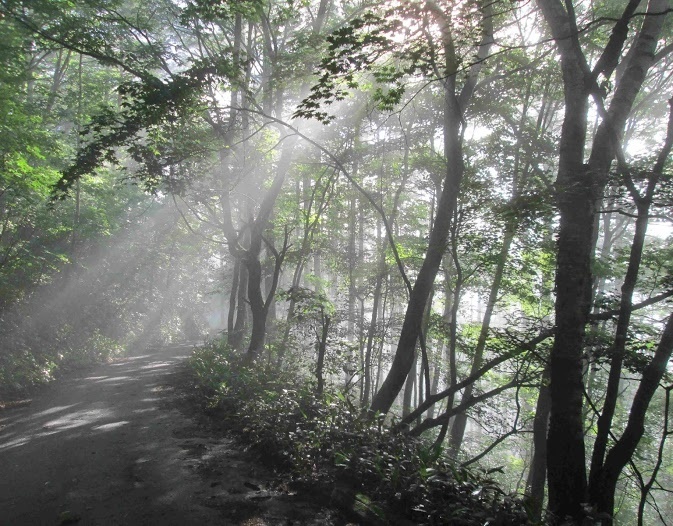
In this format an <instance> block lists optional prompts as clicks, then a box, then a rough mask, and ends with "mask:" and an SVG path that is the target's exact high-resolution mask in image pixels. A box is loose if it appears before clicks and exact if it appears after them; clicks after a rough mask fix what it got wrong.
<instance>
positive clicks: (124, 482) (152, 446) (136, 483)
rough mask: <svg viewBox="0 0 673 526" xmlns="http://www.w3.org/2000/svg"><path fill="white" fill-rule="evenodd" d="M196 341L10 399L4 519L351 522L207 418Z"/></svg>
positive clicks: (1, 496) (3, 430)
mask: <svg viewBox="0 0 673 526" xmlns="http://www.w3.org/2000/svg"><path fill="white" fill-rule="evenodd" d="M188 352H189V349H187V348H179V347H172V348H165V349H160V350H156V351H151V352H148V353H147V354H143V355H140V356H133V357H129V358H126V359H124V360H121V361H119V362H116V363H113V364H109V365H104V366H100V367H98V368H96V369H94V370H92V371H89V372H88V373H87V374H85V375H83V376H81V377H77V378H70V379H68V380H64V381H62V382H59V383H58V384H57V385H53V386H51V387H50V388H48V389H47V390H46V391H45V392H43V393H42V394H41V395H40V396H39V397H37V398H36V399H35V400H33V402H32V403H31V404H29V405H27V406H25V407H20V408H14V409H10V410H4V411H0V525H7V526H21V525H33V524H35V525H45V526H49V525H62V524H78V525H130V526H134V525H176V526H178V525H191V524H194V525H214V524H224V525H228V524H231V525H249V526H264V525H323V524H334V525H336V524H345V521H343V520H342V519H341V518H340V517H339V516H338V514H337V513H336V512H334V511H332V510H330V509H326V508H324V507H323V506H321V505H320V504H319V503H317V502H310V501H311V496H310V495H297V494H293V493H290V492H288V491H281V490H278V489H277V488H274V476H273V474H272V473H270V472H269V471H267V470H266V469H264V467H262V466H260V465H258V464H256V463H255V462H254V459H251V458H250V457H249V455H247V454H245V453H243V452H242V451H241V450H240V448H238V447H237V446H236V445H235V444H234V443H233V441H232V439H230V438H226V437H220V436H218V434H216V433H215V432H213V431H212V430H209V429H208V427H207V426H204V425H203V424H202V422H200V420H199V418H198V416H197V415H196V414H195V412H194V411H193V410H190V407H191V406H190V405H189V404H187V403H186V402H185V400H184V393H181V391H180V389H176V387H175V384H176V382H178V381H179V378H180V373H179V370H180V363H181V361H182V360H183V359H184V358H185V357H186V356H187V354H188Z"/></svg>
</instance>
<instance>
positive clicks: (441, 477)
mask: <svg viewBox="0 0 673 526" xmlns="http://www.w3.org/2000/svg"><path fill="white" fill-rule="evenodd" d="M190 367H191V370H192V372H193V374H194V379H195V381H196V384H197V386H198V387H199V388H200V389H201V392H202V393H203V394H204V395H205V396H206V397H207V399H208V401H209V405H210V407H211V408H212V407H217V408H219V409H220V410H223V411H224V413H225V415H226V417H227V418H228V419H229V420H230V422H231V423H232V424H235V426H236V429H237V432H238V433H240V434H241V436H242V437H243V438H244V439H245V441H246V443H249V444H251V445H252V447H253V448H254V449H255V451H256V452H258V453H259V454H260V455H263V456H264V458H265V459H266V460H269V461H273V462H275V463H276V464H277V465H279V466H282V467H284V468H286V469H287V470H289V472H290V473H291V475H292V477H293V478H294V479H295V480H296V481H300V482H304V483H310V484H312V485H314V484H315V483H319V484H320V487H322V488H323V490H324V491H331V490H332V489H333V488H334V487H336V486H338V487H347V488H348V491H350V492H351V493H352V495H353V498H354V499H355V501H356V502H357V503H359V504H356V506H357V505H359V506H361V507H364V508H366V509H367V510H368V511H369V513H373V514H374V515H377V516H379V518H383V519H385V517H393V516H395V517H401V516H403V517H407V518H408V519H409V520H412V521H414V523H415V524H451V525H464V526H470V525H483V524H491V523H493V524H503V525H506V524H511V525H515V524H516V525H523V524H527V523H528V520H527V518H526V513H525V511H524V509H523V507H522V505H521V503H520V502H519V501H518V500H517V499H515V498H513V497H510V496H508V495H506V494H505V493H504V492H503V491H502V490H501V489H500V488H499V487H498V486H497V484H496V483H495V482H494V481H493V480H492V478H491V477H490V476H489V473H478V472H475V471H471V470H468V469H465V468H455V467H453V466H452V465H451V464H450V463H448V462H447V461H445V460H442V459H439V460H437V458H436V455H435V454H434V453H433V450H432V448H431V447H430V446H429V445H427V444H425V443H423V442H421V441H419V440H416V439H412V438H410V437H408V436H405V435H402V434H398V433H393V432H392V431H390V430H389V429H388V428H387V427H386V426H385V425H384V424H383V419H381V418H376V419H373V420H368V419H366V418H362V417H360V416H359V415H358V411H357V409H356V408H355V406H354V405H353V403H352V402H351V401H350V399H349V398H348V397H347V396H345V395H343V394H341V393H340V392H338V391H333V390H332V391H328V392H326V393H325V394H324V396H323V398H322V399H316V398H315V396H314V391H313V390H312V389H310V388H309V387H308V386H307V385H306V384H304V383H302V382H301V381H299V380H298V379H297V377H296V376H293V375H291V374H289V373H285V376H279V375H278V373H277V371H276V370H275V369H273V368H271V367H269V366H268V365H266V364H264V363H258V364H254V365H245V364H244V362H243V360H242V359H241V357H240V356H237V355H236V354H235V353H234V352H233V351H231V350H230V349H229V348H227V346H226V345H225V344H224V343H222V342H220V341H213V342H210V343H209V344H207V345H206V346H204V347H202V348H199V349H197V350H196V351H195V352H194V354H193V355H192V357H191V358H190ZM216 414H221V413H216Z"/></svg>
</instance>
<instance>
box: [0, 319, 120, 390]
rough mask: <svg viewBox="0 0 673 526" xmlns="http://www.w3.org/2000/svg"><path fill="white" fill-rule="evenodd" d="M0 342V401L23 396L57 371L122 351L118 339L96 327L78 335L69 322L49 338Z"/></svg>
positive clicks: (116, 354)
mask: <svg viewBox="0 0 673 526" xmlns="http://www.w3.org/2000/svg"><path fill="white" fill-rule="evenodd" d="M2 343H5V344H7V347H6V348H5V349H4V351H5V352H4V353H2V354H0V401H3V400H5V399H12V398H18V397H21V396H24V395H25V394H26V393H28V392H29V391H30V390H31V389H34V388H36V387H39V386H40V385H44V384H47V383H49V382H51V381H52V380H54V378H55V377H57V376H58V374H59V373H63V372H67V371H72V370H76V369H80V368H82V367H87V366H89V365H93V364H96V363H101V362H107V361H110V360H112V359H113V358H115V357H116V356H119V355H121V354H122V353H123V352H124V348H123V346H122V345H121V344H120V343H119V342H117V341H116V340H113V339H112V338H109V337H107V336H105V335H103V334H101V333H100V331H98V330H94V331H93V333H92V334H90V335H81V334H75V333H74V331H73V330H72V328H71V327H69V326H64V327H62V328H61V330H60V331H59V332H58V333H57V335H56V337H54V338H53V339H51V340H50V341H46V340H44V339H41V338H37V337H33V338H26V339H19V338H15V339H13V340H9V341H8V340H2Z"/></svg>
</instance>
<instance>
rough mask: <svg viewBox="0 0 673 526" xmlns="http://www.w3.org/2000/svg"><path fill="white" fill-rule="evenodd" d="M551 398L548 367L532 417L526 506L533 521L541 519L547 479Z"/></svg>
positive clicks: (541, 382) (543, 376)
mask: <svg viewBox="0 0 673 526" xmlns="http://www.w3.org/2000/svg"><path fill="white" fill-rule="evenodd" d="M550 410H551V400H550V397H549V367H547V368H545V370H544V373H543V374H542V379H541V380H540V391H539V393H538V397H537V404H536V406H535V418H534V419H533V460H532V461H531V464H530V470H529V472H528V480H527V482H526V499H525V500H526V506H527V507H528V513H529V514H530V517H531V518H532V519H533V522H536V523H537V522H539V521H540V520H541V519H542V509H543V507H542V505H543V503H544V488H545V483H546V481H547V428H548V426H549V412H550Z"/></svg>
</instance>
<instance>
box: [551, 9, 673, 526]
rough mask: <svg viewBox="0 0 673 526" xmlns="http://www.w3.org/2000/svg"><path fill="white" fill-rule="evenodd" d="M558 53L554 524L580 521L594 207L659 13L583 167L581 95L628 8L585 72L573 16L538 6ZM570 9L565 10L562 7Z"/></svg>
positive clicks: (610, 60) (584, 107) (624, 25)
mask: <svg viewBox="0 0 673 526" xmlns="http://www.w3.org/2000/svg"><path fill="white" fill-rule="evenodd" d="M538 4H539V5H540V8H541V10H542V12H543V14H544V17H545V19H546V20H547V23H548V25H549V27H550V29H551V32H552V35H553V37H554V40H555V41H556V45H557V47H558V49H559V52H560V54H561V70H562V73H563V83H564V98H565V105H566V106H565V117H564V121H563V127H562V130H561V140H560V154H559V168H558V176H557V181H556V189H557V204H558V208H559V212H560V224H559V234H558V258H557V272H556V309H555V314H556V329H557V330H556V338H555V340H554V346H553V348H552V354H551V417H550V425H549V434H548V442H547V446H548V466H547V467H548V481H549V509H550V511H551V512H552V513H553V514H554V516H555V517H556V518H555V520H556V521H563V520H565V518H566V517H572V518H573V520H575V521H576V522H580V521H581V520H583V519H582V517H583V515H584V511H583V507H582V504H583V503H585V502H587V491H586V490H587V480H586V466H585V446H584V429H583V421H582V402H583V381H582V350H583V339H584V332H585V326H586V323H587V320H588V316H589V312H590V308H591V293H592V278H591V258H592V255H593V251H594V246H593V241H594V240H595V236H594V232H593V225H594V223H595V221H594V214H595V213H596V211H597V204H598V201H599V198H600V196H601V195H602V192H603V189H604V187H605V184H606V181H607V175H608V172H609V169H610V166H611V163H612V160H613V159H614V156H615V152H616V148H617V143H618V141H620V140H621V133H622V130H623V128H624V123H625V121H626V118H627V116H628V114H629V111H630V109H631V107H632V105H633V102H634V100H635V97H636V95H637V94H638V92H639V91H640V88H641V86H642V82H643V80H644V78H645V75H646V73H647V71H648V69H649V67H650V65H651V64H652V62H653V58H654V50H655V47H656V42H657V40H658V34H659V32H660V29H661V24H662V23H663V19H664V18H665V17H664V16H661V13H662V12H663V11H664V10H665V9H666V7H667V1H666V0H651V1H650V5H649V8H648V10H649V12H650V13H656V16H647V17H645V20H644V23H643V26H642V29H641V31H640V33H639V35H638V37H637V38H636V42H635V43H634V47H635V48H636V49H637V50H638V51H637V52H636V53H634V54H633V55H632V56H631V58H630V61H629V62H630V63H629V65H628V66H627V69H626V71H625V73H624V74H623V76H622V78H621V79H620V82H619V85H618V86H617V89H616V91H615V95H614V97H613V99H612V102H611V105H610V110H609V112H608V114H607V115H606V116H605V117H604V120H603V122H602V123H601V126H600V127H599V129H598V131H597V133H596V136H595V138H594V141H593V145H592V153H591V157H590V159H589V163H588V165H585V164H584V149H585V143H586V131H587V112H588V109H589V106H588V99H589V96H590V95H591V94H592V92H593V93H595V92H596V82H595V79H596V77H597V75H598V74H599V73H604V74H607V76H608V77H609V76H610V75H611V73H612V72H613V71H614V65H616V64H617V62H618V58H619V55H620V53H621V49H622V47H623V43H624V41H625V39H626V33H627V31H628V24H629V23H630V21H631V18H632V16H631V15H632V13H633V11H634V10H635V8H636V7H637V5H638V4H639V2H638V1H635V2H631V3H629V5H628V6H627V8H626V10H625V12H624V15H623V16H622V19H621V20H620V21H618V22H617V24H616V25H615V29H614V31H613V34H612V35H611V38H610V40H609V42H608V45H607V46H606V48H605V51H604V53H603V55H602V56H601V58H600V59H599V61H598V64H597V65H596V67H595V68H594V71H593V72H592V71H591V70H590V69H589V66H588V63H587V61H586V58H585V57H584V54H583V52H582V49H581V47H580V42H579V39H578V38H577V34H578V30H577V21H576V19H575V16H574V12H573V11H570V12H569V11H567V10H566V6H564V4H563V3H561V2H560V1H558V0H538ZM566 5H567V6H572V4H566Z"/></svg>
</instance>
